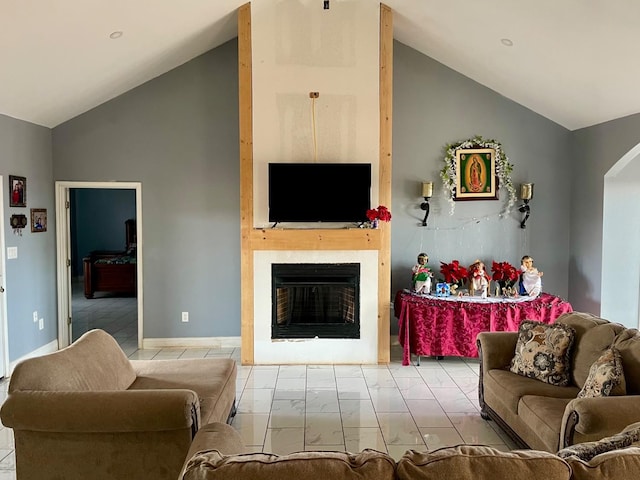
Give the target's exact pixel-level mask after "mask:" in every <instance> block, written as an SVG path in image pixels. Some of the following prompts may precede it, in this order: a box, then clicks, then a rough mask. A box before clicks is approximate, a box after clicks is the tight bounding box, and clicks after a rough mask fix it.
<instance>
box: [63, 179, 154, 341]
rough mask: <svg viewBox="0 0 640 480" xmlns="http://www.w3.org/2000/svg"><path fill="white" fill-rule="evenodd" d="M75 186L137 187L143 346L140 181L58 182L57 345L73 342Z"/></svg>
mask: <svg viewBox="0 0 640 480" xmlns="http://www.w3.org/2000/svg"><path fill="white" fill-rule="evenodd" d="M72 188H101V189H108V188H111V189H120V190H135V192H136V252H137V257H138V258H137V262H136V275H137V282H136V284H137V285H136V288H137V300H138V348H142V339H143V338H144V335H143V331H142V328H143V325H144V321H143V320H144V319H143V308H142V306H143V303H144V302H143V288H142V287H143V283H144V282H143V281H142V280H143V276H142V272H143V268H142V183H141V182H82V181H79V182H71V181H57V182H55V193H56V239H57V242H56V243H57V247H56V250H57V252H56V265H57V276H58V345H59V348H63V347H66V346H67V345H69V344H70V343H71V335H70V334H71V330H70V329H69V325H70V323H71V304H70V301H69V299H70V298H71V296H70V295H71V264H70V260H71V258H70V257H71V255H70V254H69V251H70V245H71V224H70V219H69V215H68V209H69V203H68V198H69V191H70V190H71V189H72Z"/></svg>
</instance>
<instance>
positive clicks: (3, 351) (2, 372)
mask: <svg viewBox="0 0 640 480" xmlns="http://www.w3.org/2000/svg"><path fill="white" fill-rule="evenodd" d="M0 211H2V212H4V176H2V175H0ZM3 252H5V243H4V221H3V222H0V253H2V255H0V377H7V376H8V375H9V349H8V348H7V339H8V338H9V328H8V326H7V302H6V297H5V295H4V292H5V281H6V280H5V279H6V278H7V272H6V268H5V262H4V259H5V256H4V253H3Z"/></svg>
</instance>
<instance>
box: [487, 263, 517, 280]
mask: <svg viewBox="0 0 640 480" xmlns="http://www.w3.org/2000/svg"><path fill="white" fill-rule="evenodd" d="M491 271H492V272H493V276H492V278H493V280H494V281H496V282H508V283H513V282H515V281H516V280H517V279H518V275H520V272H519V271H518V270H517V269H516V267H514V266H513V265H511V264H510V263H509V262H496V261H494V262H493V263H492V265H491Z"/></svg>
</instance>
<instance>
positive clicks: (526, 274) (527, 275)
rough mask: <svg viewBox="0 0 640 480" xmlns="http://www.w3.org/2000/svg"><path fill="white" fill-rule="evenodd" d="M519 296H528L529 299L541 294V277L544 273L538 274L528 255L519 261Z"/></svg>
mask: <svg viewBox="0 0 640 480" xmlns="http://www.w3.org/2000/svg"><path fill="white" fill-rule="evenodd" d="M520 270H521V272H522V273H520V288H519V293H520V295H529V296H530V297H537V296H538V295H540V293H541V292H542V275H544V272H539V271H538V269H537V268H536V267H534V266H533V258H532V257H531V256H529V255H525V256H524V257H522V260H521V261H520Z"/></svg>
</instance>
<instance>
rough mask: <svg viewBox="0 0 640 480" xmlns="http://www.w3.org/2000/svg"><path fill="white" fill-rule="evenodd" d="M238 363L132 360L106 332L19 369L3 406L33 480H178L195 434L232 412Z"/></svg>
mask: <svg viewBox="0 0 640 480" xmlns="http://www.w3.org/2000/svg"><path fill="white" fill-rule="evenodd" d="M235 393H236V364H235V362H234V361H233V360H231V359H189V360H131V361H130V360H129V359H127V357H126V356H125V354H124V353H123V351H122V350H121V348H120V347H119V345H118V343H117V342H116V341H115V340H114V339H113V338H112V337H111V336H110V335H109V334H107V333H106V332H104V331H102V330H92V331H89V332H87V333H86V334H84V335H83V336H82V337H80V338H79V339H78V340H77V341H76V342H74V343H73V344H72V345H70V346H69V347H67V348H64V349H61V350H59V351H57V352H54V353H51V354H48V355H44V356H40V357H35V358H30V359H28V360H24V361H22V362H20V363H19V364H18V365H17V366H16V367H15V369H14V371H13V374H12V375H11V380H10V382H9V392H8V396H7V399H6V400H5V402H4V403H3V405H2V408H1V409H0V419H1V420H2V423H3V424H4V425H5V426H7V427H9V428H12V429H13V433H14V438H15V457H16V473H17V478H19V479H20V480H27V479H38V480H45V479H63V478H64V479H65V480H72V479H78V480H80V479H82V480H86V479H92V480H100V479H129V478H135V479H154V480H158V479H175V478H177V477H178V475H179V473H180V469H181V467H182V465H183V463H184V458H185V455H186V454H187V451H188V450H189V447H190V445H191V442H192V440H193V437H194V436H195V434H196V432H197V430H198V428H199V427H200V426H201V425H205V424H207V423H210V422H226V421H228V420H229V419H230V417H231V416H232V415H233V414H234V413H235Z"/></svg>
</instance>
